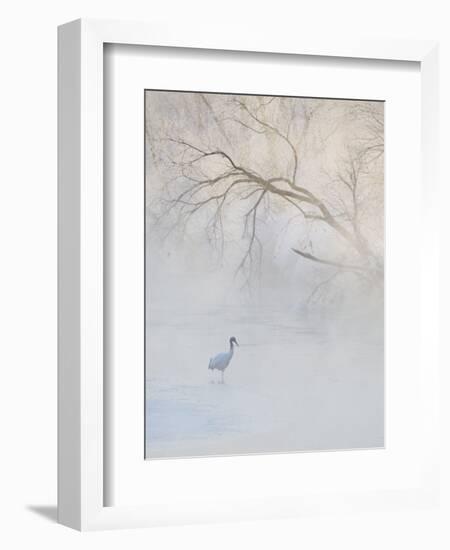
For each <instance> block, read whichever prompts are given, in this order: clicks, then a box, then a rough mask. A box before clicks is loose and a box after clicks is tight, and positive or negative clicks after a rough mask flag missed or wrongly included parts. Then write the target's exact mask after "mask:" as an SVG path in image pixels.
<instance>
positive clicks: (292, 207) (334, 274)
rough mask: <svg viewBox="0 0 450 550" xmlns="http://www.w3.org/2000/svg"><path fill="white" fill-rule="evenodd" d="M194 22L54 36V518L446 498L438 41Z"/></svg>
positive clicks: (75, 25) (270, 513)
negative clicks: (440, 414) (329, 36)
mask: <svg viewBox="0 0 450 550" xmlns="http://www.w3.org/2000/svg"><path fill="white" fill-rule="evenodd" d="M179 31H180V32H178V31H177V33H175V34H174V29H173V28H171V29H165V28H164V27H162V26H160V25H152V24H151V23H148V24H147V23H146V24H144V23H132V22H127V23H122V22H111V21H96V20H80V21H75V22H72V23H68V24H67V25H63V26H62V27H60V28H59V65H58V67H59V71H58V79H59V152H58V157H59V199H58V200H59V385H58V391H59V399H58V403H59V411H58V414H59V430H58V436H59V447H58V449H59V458H58V467H59V476H58V486H59V489H58V510H59V521H60V522H61V523H63V524H65V525H68V526H70V527H74V528H77V529H81V530H85V529H106V528H116V527H132V526H152V525H162V524H176V523H190V522H212V521H231V520H235V519H236V520H239V519H247V518H248V519H255V518H263V517H283V516H296V515H298V516H301V515H302V514H306V513H307V514H323V513H329V512H332V513H336V511H337V510H338V511H339V512H338V513H345V512H346V511H351V510H354V509H358V510H367V511H368V512H371V511H377V510H380V509H386V508H387V507H396V508H401V507H402V506H411V505H414V506H417V507H423V506H426V507H428V506H430V505H433V504H434V503H435V502H436V500H437V490H438V485H439V479H438V474H437V468H436V462H437V451H436V449H437V434H438V430H437V409H436V399H437V393H438V368H439V366H438V345H437V332H438V313H437V311H438V287H437V279H438V262H437V245H436V242H437V198H436V193H435V190H436V186H437V176H436V173H435V165H436V154H437V153H436V151H437V149H438V148H437V118H438V101H437V97H436V95H437V88H436V79H437V46H436V44H435V43H432V42H420V41H410V42H402V41H398V42H389V41H382V40H380V41H367V40H366V41H364V40H355V41H350V42H340V43H339V42H337V41H335V40H333V41H327V40H323V41H317V39H316V40H312V39H310V38H306V37H303V38H301V39H292V38H288V37H284V36H282V35H281V34H280V35H276V36H275V37H270V38H268V37H266V36H264V35H262V34H261V35H259V36H258V35H257V34H255V35H252V36H249V35H248V33H247V32H245V29H243V30H242V32H240V31H239V29H237V31H236V33H233V37H230V36H229V33H228V32H227V31H226V29H221V28H220V27H218V28H216V29H209V30H207V31H206V33H205V34H203V35H202V38H201V39H197V38H195V39H194V38H193V37H194V34H192V35H191V34H190V31H189V30H187V29H185V28H184V29H183V28H182V27H180V29H179ZM174 36H176V38H173V37H174ZM269 52H270V53H269Z"/></svg>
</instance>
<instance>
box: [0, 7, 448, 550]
mask: <svg viewBox="0 0 450 550" xmlns="http://www.w3.org/2000/svg"><path fill="white" fill-rule="evenodd" d="M215 4H216V6H215V5H214V3H213V2H212V1H211V0H210V1H209V2H201V1H199V0H198V1H191V2H181V1H178V2H176V1H174V0H166V1H165V2H158V1H154V2H149V1H148V0H146V1H142V2H139V1H135V0H127V2H123V0H122V1H120V2H119V1H114V0H110V1H108V2H107V1H106V0H90V1H89V2H87V1H82V0H81V1H80V0H79V1H78V2H74V1H72V0H67V1H66V2H59V3H56V2H55V3H53V2H50V1H49V0H42V1H41V2H31V1H27V2H21V1H20V0H19V1H17V2H15V3H14V4H12V3H10V4H9V5H8V7H7V8H5V7H4V8H2V13H1V15H2V29H1V33H0V40H1V44H0V46H1V49H0V51H1V52H2V63H1V76H2V84H1V86H0V94H1V101H0V133H1V140H2V142H1V151H2V161H1V163H0V171H1V175H0V185H1V190H2V194H1V201H0V205H1V206H0V208H1V212H0V224H1V227H0V238H1V246H0V250H1V269H0V278H1V281H0V292H1V296H0V312H1V313H0V318H1V326H0V334H1V338H0V366H1V374H2V377H1V384H0V418H1V431H0V435H1V439H0V441H1V449H2V452H1V459H0V462H1V468H0V490H1V498H0V514H1V515H0V517H1V520H2V521H1V524H2V528H1V530H0V544H1V545H2V546H3V547H5V548H19V547H28V546H31V545H33V546H34V547H45V548H62V547H64V548H98V547H99V545H101V546H107V547H108V546H109V547H110V548H123V547H124V546H125V545H126V546H127V547H128V548H141V547H143V545H153V546H152V547H153V548H158V550H159V549H165V548H178V547H183V548H196V549H202V548H211V547H213V548H217V549H220V548H227V549H228V548H230V547H237V548H256V547H259V548H274V547H279V548H290V547H293V548H294V547H296V548H298V547H302V546H303V547H304V548H308V550H309V549H315V548H346V549H347V548H361V547H364V548H365V549H371V548H400V547H402V548H405V547H407V548H409V549H415V548H417V549H419V548H420V549H422V548H430V549H435V548H437V549H439V548H448V547H449V545H450V533H449V530H448V518H449V517H450V510H449V509H448V508H447V509H445V508H442V509H440V510H430V511H426V512H416V511H410V512H408V511H404V512H402V513H398V512H397V513H391V512H386V513H385V514H380V515H377V516H364V515H361V516H359V517H357V518H355V517H350V516H344V517H339V516H336V517H327V518H308V517H303V518H301V519H298V520H283V521H267V522H255V523H242V524H228V525H217V526H195V527H181V528H159V529H153V530H137V531H123V532H114V533H88V534H83V535H81V534H79V533H76V532H73V531H70V530H68V529H66V528H63V527H61V526H59V525H56V524H55V523H54V522H51V521H49V520H48V516H50V517H54V516H55V514H56V512H55V510H54V508H53V507H54V506H55V503H56V26H57V25H58V24H60V23H63V22H65V21H68V20H71V19H75V18H78V17H80V16H84V17H86V16H89V17H111V18H119V19H120V18H124V19H152V18H162V19H164V18H170V17H177V18H180V19H181V20H184V21H186V24H189V21H190V20H192V19H195V20H198V19H202V21H203V24H207V22H208V21H214V20H215V19H216V18H218V17H220V19H221V20H222V22H228V24H229V27H230V33H232V29H233V24H234V21H235V20H236V18H238V19H241V20H244V21H245V22H246V23H247V25H248V29H249V32H251V27H252V25H258V26H259V27H261V26H267V32H268V33H270V32H273V29H276V30H277V31H278V32H291V33H298V32H301V31H302V29H304V28H308V29H309V31H311V29H314V28H315V29H317V33H318V34H319V35H320V34H324V35H326V36H330V34H331V35H333V34H336V33H338V34H343V35H346V34H349V33H356V32H358V33H361V34H366V35H370V36H374V35H375V36H389V37H402V36H403V37H408V38H416V37H423V38H432V39H433V38H436V39H440V40H441V57H442V59H441V66H442V73H441V97H442V98H445V97H450V78H449V77H450V69H449V67H450V38H449V37H448V21H449V17H448V14H447V13H446V11H445V3H444V2H437V1H433V0H429V1H428V2H416V3H413V2H405V3H401V2H398V3H397V4H394V3H393V2H389V1H387V0H378V1H377V2H376V3H374V2H362V1H361V0H360V1H356V0H355V1H348V0H342V1H341V2H332V1H331V0H329V1H327V2H325V1H317V2H305V3H301V2H288V1H287V0H279V1H278V2H277V3H276V4H273V3H271V4H270V5H267V6H265V5H264V4H263V3H262V2H258V3H256V2H254V3H253V2H247V4H244V3H243V2H242V0H240V1H239V0H227V2H225V3H224V2H216V3H215ZM441 121H442V122H441V139H442V144H441V148H442V150H443V151H444V152H446V151H448V150H449V142H448V141H449V140H448V127H449V123H450V117H449V108H448V102H445V101H442V104H441ZM441 176H442V180H443V181H444V179H447V180H448V169H447V167H446V166H445V164H444V162H441ZM441 193H442V200H441V201H440V202H441V204H442V205H443V212H445V210H444V209H447V208H448V207H446V206H445V205H446V203H447V204H448V203H449V200H448V199H449V198H450V193H449V191H448V189H447V188H445V187H443V188H442V189H441ZM444 218H445V219H444V220H443V222H442V223H443V231H444V225H445V232H446V233H443V235H445V234H446V235H450V231H449V230H450V223H449V216H448V213H447V214H446V216H445V217H444ZM443 240H444V242H443V246H442V251H443V255H445V258H446V262H445V264H444V272H443V279H444V280H445V279H447V280H449V279H450V277H449V275H450V273H449V267H450V264H449V262H448V255H449V252H448V249H449V248H450V247H449V246H448V244H447V239H443ZM446 249H447V250H446ZM441 301H442V302H443V303H444V302H445V303H446V304H447V305H448V304H449V290H448V285H446V284H444V285H442V297H441ZM448 309H449V308H448V307H447V308H445V309H443V313H442V321H443V327H444V326H449V316H448V313H447V311H448ZM443 352H445V359H446V363H447V364H450V363H449V361H448V353H447V352H446V350H443ZM443 364H444V361H443ZM443 377H444V382H445V383H444V384H443V385H442V396H443V397H444V396H446V399H443V400H442V406H441V408H442V411H443V414H445V418H446V419H448V418H450V416H449V404H448V403H449V402H450V400H449V398H448V388H449V384H448V381H449V377H448V374H447V373H446V372H445V371H444V372H443ZM448 434H449V427H448V421H447V422H446V425H445V426H443V427H442V435H443V443H444V445H443V446H444V451H446V455H445V458H447V469H448V463H450V460H449V459H448ZM444 438H445V439H444ZM443 484H444V489H445V493H444V499H443V500H444V504H445V505H448V501H449V499H448V495H449V494H450V493H449V484H448V474H445V472H444V482H443ZM37 512H39V513H37Z"/></svg>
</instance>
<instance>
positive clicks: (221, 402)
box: [146, 306, 384, 458]
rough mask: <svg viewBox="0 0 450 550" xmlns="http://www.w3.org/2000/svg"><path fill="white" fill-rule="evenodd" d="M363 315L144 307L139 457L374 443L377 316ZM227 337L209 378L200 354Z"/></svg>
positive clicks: (380, 437)
mask: <svg viewBox="0 0 450 550" xmlns="http://www.w3.org/2000/svg"><path fill="white" fill-rule="evenodd" d="M367 317H369V316H367ZM370 318H371V321H370V322H369V320H368V318H366V317H365V316H363V315H360V316H355V314H353V316H352V317H350V318H346V317H345V316H344V315H343V314H342V313H340V314H335V315H331V314H329V315H328V316H324V315H322V316H319V315H318V314H317V315H311V314H307V313H305V312H301V311H297V310H295V309H292V310H287V309H286V307H283V308H281V307H280V308H277V307H272V306H271V307H247V306H246V307H242V306H240V307H237V306H234V307H233V306H228V307H227V306H221V307H218V308H216V309H213V308H203V309H202V308H198V310H197V311H195V313H194V312H193V311H192V309H191V308H189V312H186V311H183V310H181V309H180V310H177V309H176V308H172V309H170V308H166V307H164V308H161V309H159V308H157V307H150V308H149V310H148V313H147V323H146V330H147V335H146V457H147V458H163V457H180V456H204V455H226V454H247V453H273V452H294V451H314V450H335V449H356V448H379V447H382V446H383V445H384V366H383V355H384V352H383V321H382V317H381V315H380V316H379V318H376V320H375V321H374V320H373V316H370ZM231 336H235V337H236V339H237V341H238V342H239V347H237V348H236V349H235V353H234V356H233V358H232V360H231V363H230V365H229V366H228V368H227V370H226V371H225V383H224V384H219V383H218V381H219V380H220V373H219V372H218V371H210V370H208V363H209V359H210V357H212V356H214V355H216V354H217V353H219V352H222V351H228V347H229V344H228V340H229V338H230V337H231Z"/></svg>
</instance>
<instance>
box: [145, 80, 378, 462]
mask: <svg viewBox="0 0 450 550" xmlns="http://www.w3.org/2000/svg"><path fill="white" fill-rule="evenodd" d="M144 101H145V120H144V121H143V122H144V125H145V302H146V303H145V456H146V458H147V459H157V458H177V457H200V456H217V455H219V456H224V455H244V454H254V453H281V452H283V453H287V452H288V453H291V452H300V451H326V450H352V449H371V448H382V447H383V446H384V103H383V102H382V101H371V100H366V99H328V98H327V99H322V98H310V97H285V96H283V97H280V96H270V95H267V96H263V95H239V94H229V93H227V94H225V93H224V94H222V93H203V92H197V91H193V92H181V91H164V90H146V91H145V95H144Z"/></svg>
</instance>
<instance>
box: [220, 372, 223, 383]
mask: <svg viewBox="0 0 450 550" xmlns="http://www.w3.org/2000/svg"><path fill="white" fill-rule="evenodd" d="M220 374H221V375H222V377H221V379H220V383H221V384H223V370H222V371H220Z"/></svg>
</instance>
